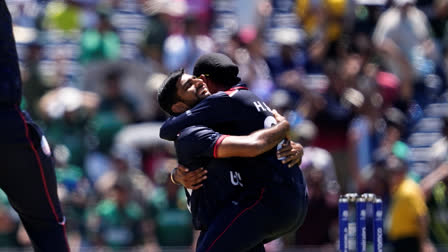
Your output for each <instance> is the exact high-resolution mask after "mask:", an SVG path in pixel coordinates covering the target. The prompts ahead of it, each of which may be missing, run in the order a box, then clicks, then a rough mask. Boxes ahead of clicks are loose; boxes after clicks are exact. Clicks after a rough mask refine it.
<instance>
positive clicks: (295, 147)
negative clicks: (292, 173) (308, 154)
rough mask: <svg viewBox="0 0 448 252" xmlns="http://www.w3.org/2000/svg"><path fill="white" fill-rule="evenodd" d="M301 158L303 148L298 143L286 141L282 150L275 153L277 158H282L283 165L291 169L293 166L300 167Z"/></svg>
mask: <svg viewBox="0 0 448 252" xmlns="http://www.w3.org/2000/svg"><path fill="white" fill-rule="evenodd" d="M302 157H303V146H302V145H301V144H299V143H296V142H293V141H290V140H287V141H285V142H284V143H283V144H282V148H280V149H279V150H278V151H277V158H279V159H280V158H284V159H283V160H282V163H283V164H288V167H292V166H294V165H295V164H298V165H300V163H301V162H302Z"/></svg>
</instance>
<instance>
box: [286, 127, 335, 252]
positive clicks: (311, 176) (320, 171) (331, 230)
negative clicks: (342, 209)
mask: <svg viewBox="0 0 448 252" xmlns="http://www.w3.org/2000/svg"><path fill="white" fill-rule="evenodd" d="M316 134H317V128H316V126H315V125H314V124H313V123H312V122H309V121H304V122H302V123H300V124H299V125H298V126H296V128H295V129H294V131H293V137H292V139H293V140H294V141H297V142H299V143H301V144H302V145H303V146H304V149H303V153H304V154H303V157H302V164H301V165H300V168H301V169H302V170H303V172H304V175H305V178H306V181H307V188H308V195H309V206H308V213H307V218H306V219H305V222H304V223H303V225H302V227H301V228H300V229H299V230H298V231H297V232H296V236H295V237H296V240H295V244H296V245H300V246H312V247H319V248H320V249H322V250H323V251H331V250H332V249H333V243H334V241H335V239H336V230H337V200H338V195H339V184H338V182H337V179H336V171H335V167H334V163H333V159H332V157H331V155H330V153H329V152H328V151H326V150H324V149H322V148H319V147H315V146H312V145H311V144H312V142H313V140H314V138H315V137H316ZM294 136H297V139H296V138H295V137H294Z"/></svg>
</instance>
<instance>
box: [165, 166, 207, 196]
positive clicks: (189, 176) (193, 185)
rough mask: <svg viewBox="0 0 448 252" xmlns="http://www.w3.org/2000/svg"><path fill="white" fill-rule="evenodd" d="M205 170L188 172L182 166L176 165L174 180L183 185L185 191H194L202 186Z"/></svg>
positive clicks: (205, 177)
mask: <svg viewBox="0 0 448 252" xmlns="http://www.w3.org/2000/svg"><path fill="white" fill-rule="evenodd" d="M206 174H207V170H204V168H199V169H196V170H194V171H190V170H189V169H188V168H187V167H185V166H183V165H178V166H177V168H176V170H175V171H174V174H173V175H174V180H175V181H176V182H177V183H179V184H181V185H183V186H184V187H185V188H187V189H192V190H196V189H199V188H201V187H202V186H203V184H201V182H202V181H204V180H205V179H207V176H206Z"/></svg>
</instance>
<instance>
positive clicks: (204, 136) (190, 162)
mask: <svg viewBox="0 0 448 252" xmlns="http://www.w3.org/2000/svg"><path fill="white" fill-rule="evenodd" d="M225 137H226V135H221V134H219V133H217V132H215V131H213V130H212V129H210V128H207V127H203V126H191V127H188V128H186V129H184V130H182V131H181V132H180V134H179V136H178V138H177V140H176V141H175V147H176V153H177V158H178V161H179V163H180V164H182V165H184V166H186V167H188V168H189V169H191V170H196V169H198V168H200V167H204V168H205V169H207V170H208V173H207V177H208V178H207V179H206V180H205V181H203V187H201V188H199V189H197V190H194V191H191V190H186V194H187V198H188V205H189V208H190V211H191V214H192V217H193V225H194V227H195V228H196V229H199V230H206V229H207V227H208V226H209V224H210V223H211V221H212V220H213V219H214V218H215V217H216V216H217V214H218V213H219V211H220V210H221V209H223V208H224V207H225V206H226V205H227V204H231V202H232V201H234V200H238V197H239V195H240V191H241V189H242V188H243V186H244V180H243V178H242V177H241V175H240V173H239V167H237V166H234V165H233V163H232V162H231V159H219V162H218V160H217V159H214V157H216V151H217V148H218V146H219V144H220V143H221V142H222V140H223V139H224V138H225Z"/></svg>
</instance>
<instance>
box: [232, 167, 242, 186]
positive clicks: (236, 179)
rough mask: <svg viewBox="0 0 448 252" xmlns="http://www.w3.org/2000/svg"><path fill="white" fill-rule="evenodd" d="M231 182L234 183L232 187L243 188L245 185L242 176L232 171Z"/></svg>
mask: <svg viewBox="0 0 448 252" xmlns="http://www.w3.org/2000/svg"><path fill="white" fill-rule="evenodd" d="M230 182H232V185H234V186H241V187H243V184H242V183H241V175H240V174H239V173H238V172H234V171H230Z"/></svg>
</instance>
